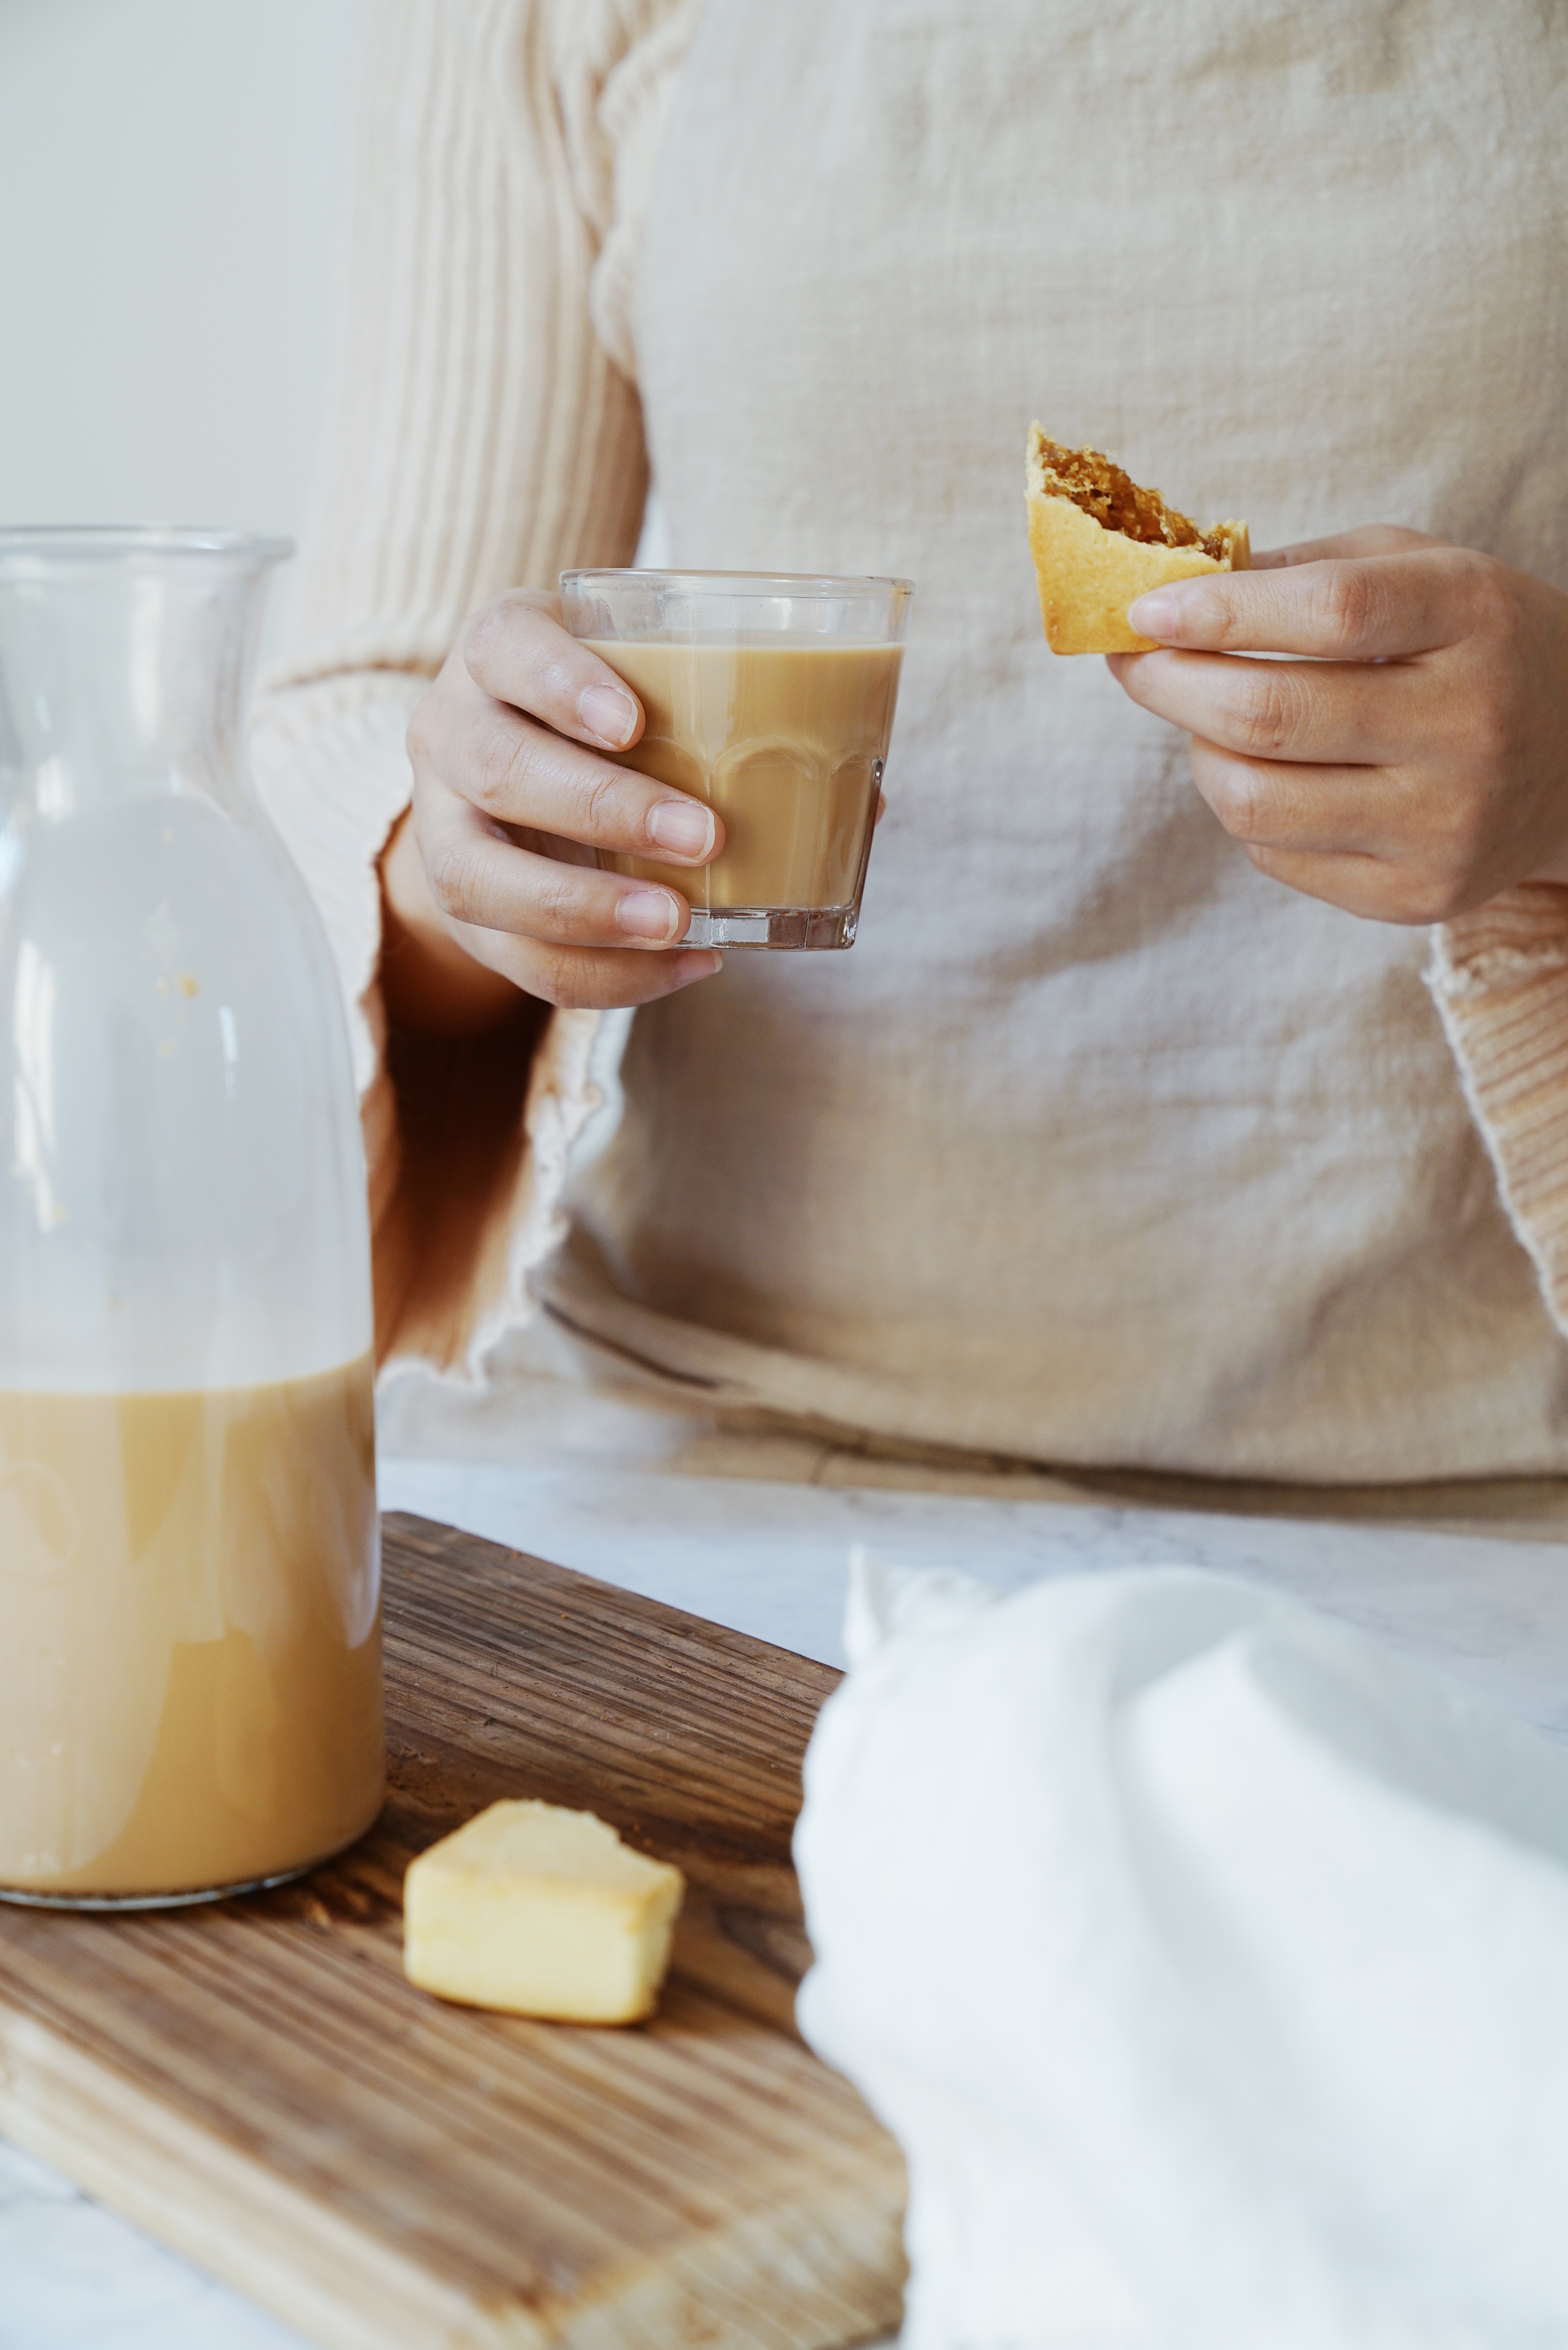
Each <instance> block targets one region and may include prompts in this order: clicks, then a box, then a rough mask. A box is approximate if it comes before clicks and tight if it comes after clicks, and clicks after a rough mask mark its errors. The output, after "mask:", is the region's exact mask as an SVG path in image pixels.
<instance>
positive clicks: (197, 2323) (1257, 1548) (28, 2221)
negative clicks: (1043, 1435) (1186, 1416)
mask: <svg viewBox="0 0 1568 2350" xmlns="http://www.w3.org/2000/svg"><path fill="white" fill-rule="evenodd" d="M555 1457H556V1459H557V1460H560V1459H561V1458H562V1457H563V1456H562V1455H560V1454H559V1453H557V1454H556V1456H555ZM624 1462H625V1454H624V1451H623V1453H622V1464H623V1465H610V1464H608V1463H607V1461H605V1460H604V1459H603V1458H595V1457H593V1456H592V1455H591V1453H590V1454H579V1455H576V1457H570V1456H568V1457H566V1465H564V1466H551V1465H548V1464H547V1463H546V1462H545V1461H541V1460H540V1458H539V1457H538V1455H537V1454H535V1458H534V1459H533V1460H531V1461H529V1460H525V1461H523V1462H522V1463H521V1464H517V1463H514V1464H512V1465H506V1464H501V1463H496V1462H488V1463H484V1462H482V1463H479V1464H474V1463H464V1462H458V1461H399V1460H392V1461H383V1463H382V1470H381V1498H382V1502H383V1505H384V1506H385V1507H387V1508H389V1509H409V1510H414V1511H417V1512H420V1513H422V1514H423V1515H426V1516H429V1517H433V1518H441V1519H445V1520H449V1521H451V1522H452V1523H456V1524H459V1525H462V1526H465V1527H467V1528H468V1529H470V1530H471V1531H472V1532H473V1533H476V1534H487V1535H490V1536H491V1537H493V1539H495V1540H497V1541H500V1542H504V1543H508V1544H513V1545H514V1546H515V1547H516V1548H518V1549H523V1550H532V1551H535V1552H537V1553H539V1554H540V1555H543V1556H545V1557H548V1558H553V1559H556V1560H558V1561H559V1562H560V1563H561V1564H562V1565H567V1566H573V1567H577V1568H580V1569H581V1570H583V1571H584V1572H585V1573H587V1574H592V1575H601V1576H603V1577H604V1578H605V1579H606V1580H607V1581H609V1582H614V1583H618V1584H620V1585H623V1586H626V1587H628V1588H630V1589H634V1590H638V1591H641V1592H645V1593H647V1594H649V1596H653V1597H655V1598H659V1599H663V1600H667V1601H669V1602H670V1603H671V1604H672V1605H674V1606H676V1607H685V1608H689V1609H691V1610H692V1611H693V1612H695V1613H697V1614H700V1615H704V1616H708V1617H712V1618H713V1619H715V1620H716V1621H718V1622H721V1623H724V1624H728V1625H731V1626H733V1627H735V1628H737V1629H739V1630H742V1631H746V1632H751V1633H753V1634H755V1635H756V1636H757V1637H759V1638H763V1639H767V1640H773V1641H776V1642H778V1643H779V1644H780V1645H781V1646H784V1647H786V1648H795V1649H798V1650H800V1651H801V1652H802V1653H804V1654H805V1655H807V1656H813V1657H818V1658H821V1659H825V1660H826V1661H830V1662H834V1663H837V1662H841V1661H842V1658H841V1654H840V1649H839V1640H838V1620H839V1609H840V1606H841V1601H842V1594H843V1587H844V1576H845V1561H846V1552H847V1549H848V1546H849V1544H851V1543H854V1542H867V1543H869V1544H872V1545H873V1546H874V1547H876V1548H877V1549H879V1550H882V1551H884V1552H885V1553H886V1554H887V1555H889V1556H890V1557H893V1558H897V1559H901V1560H904V1561H908V1562H909V1563H914V1564H919V1563H937V1562H942V1563H947V1564H953V1565H963V1566H965V1567H967V1568H968V1569H969V1570H970V1571H971V1572H973V1573H976V1574H981V1575H987V1576H989V1577H991V1578H992V1579H993V1580H995V1581H997V1582H999V1583H1002V1584H1004V1585H1006V1586H1018V1585H1020V1584H1023V1583H1025V1582H1028V1581H1030V1580H1033V1578H1034V1577H1036V1576H1038V1575H1048V1574H1053V1573H1061V1572H1064V1571H1069V1570H1072V1569H1075V1568H1085V1567H1097V1566H1114V1565H1126V1564H1130V1563H1133V1562H1135V1561H1137V1562H1149V1561H1158V1560H1162V1559H1177V1558H1179V1559H1183V1560H1187V1561H1191V1562H1196V1563H1199V1564H1203V1565H1210V1566H1215V1567H1219V1568H1222V1569H1228V1570H1230V1571H1232V1572H1235V1573H1239V1574H1245V1575H1257V1576H1260V1577H1262V1579H1264V1580H1267V1581H1270V1582H1272V1583H1276V1584H1278V1585H1281V1586H1284V1587H1287V1588H1289V1589H1291V1590H1293V1591H1295V1592H1297V1593H1298V1594H1300V1595H1301V1596H1304V1597H1307V1598H1311V1599H1314V1600H1315V1601H1316V1602H1317V1603H1318V1604H1320V1605H1322V1606H1324V1607H1329V1608H1332V1609H1334V1611H1336V1612H1339V1613H1342V1614H1344V1615H1345V1616H1346V1617H1350V1618H1351V1619H1352V1620H1354V1621H1355V1622H1357V1623H1359V1624H1362V1625H1363V1626H1366V1627H1368V1628H1370V1629H1372V1630H1374V1631H1376V1632H1378V1633H1379V1634H1381V1635H1382V1636H1383V1637H1384V1638H1386V1639H1387V1640H1389V1641H1390V1642H1391V1643H1392V1644H1394V1645H1396V1646H1397V1647H1400V1648H1404V1649H1405V1650H1407V1652H1409V1653H1412V1654H1415V1655H1418V1656H1421V1657H1424V1658H1426V1659H1428V1660H1429V1661H1431V1662H1433V1663H1435V1664H1437V1665H1438V1667H1440V1668H1441V1669H1444V1670H1447V1671H1449V1672H1451V1673H1454V1674H1456V1675H1458V1676H1459V1677H1460V1678H1462V1679H1464V1680H1465V1681H1467V1682H1468V1683H1469V1685H1470V1686H1472V1687H1475V1688H1479V1689H1481V1690H1486V1691H1487V1692H1489V1693H1490V1694H1491V1695H1492V1696H1494V1697H1496V1698H1498V1699H1500V1700H1502V1701H1503V1702H1505V1703H1508V1704H1510V1705H1511V1706H1513V1707H1514V1708H1515V1709H1517V1710H1518V1711H1520V1712H1521V1713H1523V1714H1525V1715H1527V1716H1528V1717H1529V1718H1530V1719H1531V1720H1532V1721H1537V1722H1539V1723H1540V1724H1541V1725H1542V1727H1544V1728H1547V1729H1549V1730H1551V1731H1553V1732H1554V1733H1555V1734H1557V1735H1560V1736H1568V1547H1564V1546H1563V1544H1558V1543H1556V1542H1543V1541H1540V1540H1534V1541H1519V1540H1516V1539H1512V1538H1510V1537H1507V1536H1505V1535H1502V1534H1496V1533H1492V1532H1490V1531H1480V1530H1478V1531H1476V1532H1474V1533H1468V1534H1463V1535H1437V1534H1421V1533H1413V1532H1408V1531H1405V1530H1403V1529H1400V1528H1397V1527H1389V1526H1386V1525H1383V1526H1370V1525H1365V1524H1358V1525H1347V1524H1339V1523H1321V1522H1320V1523H1297V1522H1294V1521H1291V1520H1283V1519H1262V1518H1242V1517H1234V1516H1225V1517H1221V1516H1205V1515H1197V1514H1192V1513H1176V1512H1168V1511H1156V1510H1147V1509H1133V1508H1123V1507H1114V1508H1113V1507H1106V1506H1103V1505H1096V1504H1092V1503H1084V1502H1081V1501H1079V1502H1075V1501H1071V1500H1056V1499H1051V1498H1042V1497H1041V1496H1042V1494H1046V1495H1048V1494H1049V1493H1050V1492H1052V1491H1053V1490H1056V1491H1060V1490H1062V1489H1060V1488H1057V1489H1053V1488H1052V1487H1051V1484H1050V1481H1048V1480H1036V1481H1033V1485H1031V1484H1030V1482H1029V1481H1023V1483H1022V1485H1021V1484H1020V1481H1018V1480H1016V1479H1014V1480H1012V1481H996V1482H995V1483H994V1484H993V1486H992V1490H989V1491H986V1490H971V1491H963V1490H955V1489H954V1481H951V1480H950V1481H948V1483H947V1488H946V1490H939V1491H935V1492H933V1491H929V1490H928V1491H917V1490H907V1489H906V1490H898V1488H897V1487H894V1486H889V1485H888V1483H886V1482H876V1483H868V1484H857V1483H855V1482H849V1478H850V1477H852V1476H853V1474H854V1471H853V1470H851V1471H848V1472H847V1473H846V1476H845V1478H844V1479H843V1480H842V1481H840V1482H832V1483H822V1482H785V1481H781V1480H780V1479H778V1478H775V1477H770V1476H767V1475H765V1474H764V1475H763V1476H758V1475H756V1474H755V1473H743V1474H741V1475H701V1476H697V1475H691V1474H679V1473H670V1464H669V1462H668V1461H660V1460H659V1459H658V1458H657V1457H655V1458H651V1459H648V1458H645V1459H643V1460H642V1461H636V1460H634V1461H632V1463H631V1465H624ZM747 1465H748V1471H754V1468H755V1465H756V1463H755V1461H751V1462H749V1463H748V1464H747ZM763 1465H764V1467H765V1466H767V1465H770V1464H768V1463H767V1462H766V1461H764V1463H763ZM800 1473H801V1472H800V1471H799V1469H798V1467H796V1468H795V1471H794V1475H795V1479H796V1480H798V1478H799V1476H800ZM808 1473H810V1472H808ZM870 1473H872V1472H870V1471H867V1474H870ZM909 1482H919V1480H918V1479H911V1480H910V1481H909ZM959 1482H964V1481H959ZM968 1482H971V1483H978V1484H980V1485H981V1486H983V1484H984V1481H983V1480H978V1481H968ZM1018 1492H1022V1493H1023V1496H1024V1498H1011V1497H1010V1496H1011V1495H1012V1494H1013V1493H1018ZM299 2341H300V2337H299V2336H298V2335H296V2334H294V2333H292V2332H291V2331H290V2330H289V2329H288V2328H286V2327H285V2326H282V2325H280V2324H277V2323H276V2322H275V2321H274V2320H273V2319H271V2318H270V2317H268V2316H266V2315H265V2314H264V2313H263V2312H262V2311H260V2310H259V2309H257V2308H255V2307H254V2305H252V2304H251V2303H246V2302H243V2301H241V2300H239V2299H238V2298H237V2297H236V2296H234V2294H232V2293H229V2292H227V2291H226V2290H225V2289H224V2288H223V2287H222V2286H220V2285H217V2284H215V2283H213V2282H212V2281H211V2280H209V2279H207V2278H205V2277H202V2276H201V2275H200V2274H198V2273H197V2272H195V2271H194V2270H192V2269H191V2268H189V2267H188V2266H186V2265H185V2264H184V2263H183V2262H180V2261H177V2260H175V2259H173V2258H172V2257H171V2255H170V2254H168V2253H166V2252H164V2251H161V2249H160V2248H159V2247H158V2246H157V2245H155V2244H154V2243H152V2242H151V2241H150V2240H149V2239H148V2238H147V2237H145V2236H143V2235H141V2234H140V2232H139V2231H138V2230H135V2229H133V2228H131V2227H130V2226H128V2225H127V2224H126V2223H125V2222H124V2221H122V2220H119V2219H117V2218H116V2217H114V2216H113V2215H112V2214H111V2213H109V2212H108V2211H105V2210H101V2209H100V2208H99V2207H98V2206H97V2205H95V2204H93V2203H91V2202H90V2201H88V2199H86V2198H85V2197H83V2196H81V2195H79V2194H78V2192H77V2191H76V2189H74V2188H72V2187H71V2186H69V2185H68V2183H67V2182H66V2181H65V2180H63V2179H61V2178H57V2176H55V2175H54V2174H53V2173H52V2172H49V2171H47V2170H46V2169H44V2168H42V2167H41V2166H40V2165H38V2164H36V2163H34V2162H32V2161H31V2160H29V2159H28V2158H26V2157H25V2156H23V2155H22V2154H20V2153H17V2152H16V2151H15V2150H14V2149H11V2148H8V2147H4V2146H0V2350H89V2345H90V2350H154V2345H156V2350H287V2345H298V2344H299Z"/></svg>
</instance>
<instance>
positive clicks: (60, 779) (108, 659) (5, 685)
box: [0, 530, 288, 822]
mask: <svg viewBox="0 0 1568 2350" xmlns="http://www.w3.org/2000/svg"><path fill="white" fill-rule="evenodd" d="M287 552H288V548H287V546H286V544H284V543H282V542H279V541H275V540H272V541H269V540H264V539H256V538H250V537H241V536H223V535H220V534H216V533H201V532H194V531H138V530H32V531H15V530H7V531H0V810H3V811H4V813H5V815H6V816H9V817H11V818H12V819H15V818H16V816H28V815H31V816H34V817H36V818H37V819H39V820H42V821H45V822H47V821H50V820H57V819H61V818H65V817H68V816H78V815H82V814H85V813H86V812H87V811H88V810H89V809H91V808H95V807H102V806H108V805H109V804H112V803H115V802H119V801H124V800H128V799H149V798H160V797H166V796H171V795H172V796H184V795H198V796H201V797H203V798H208V799H213V800H217V801H218V802H220V803H221V804H223V805H225V806H229V807H230V808H231V809H232V810H234V812H236V813H237V812H239V810H240V809H241V808H242V807H243V806H244V801H245V798H246V795H247V794H248V789H249V786H248V784H247V782H246V779H245V764H244V757H243V755H242V742H241V728H242V724H243V721H244V706H245V693H246V687H247V684H248V681H249V678H250V672H251V668H252V664H253V660H254V651H255V646H256V641H257V638H258V636H259V633H260V626H261V616H262V609H263V604H264V600H265V587H266V583H267V576H268V572H269V570H270V567H271V566H272V565H273V564H274V563H275V562H276V561H277V560H278V559H279V558H280V557H281V556H284V555H286V553H287Z"/></svg>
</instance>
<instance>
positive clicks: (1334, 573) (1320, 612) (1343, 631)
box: [1314, 562, 1378, 650]
mask: <svg viewBox="0 0 1568 2350" xmlns="http://www.w3.org/2000/svg"><path fill="white" fill-rule="evenodd" d="M1377 603H1378V594H1377V587H1376V572H1375V571H1374V570H1373V568H1372V567H1371V565H1370V564H1366V563H1355V562H1350V563H1326V564H1324V567H1323V577H1322V578H1321V579H1319V580H1317V581H1316V582H1314V607H1315V609H1314V621H1315V623H1316V626H1317V629H1318V632H1319V634H1320V635H1321V637H1322V639H1323V640H1324V643H1325V644H1327V645H1329V646H1331V647H1336V648H1340V649H1345V650H1348V649H1349V648H1351V647H1353V646H1355V645H1357V644H1359V643H1360V642H1361V641H1362V640H1363V639H1365V638H1366V636H1367V634H1368V633H1369V631H1370V630H1371V629H1372V628H1373V625H1374V623H1375V622H1376V617H1377Z"/></svg>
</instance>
